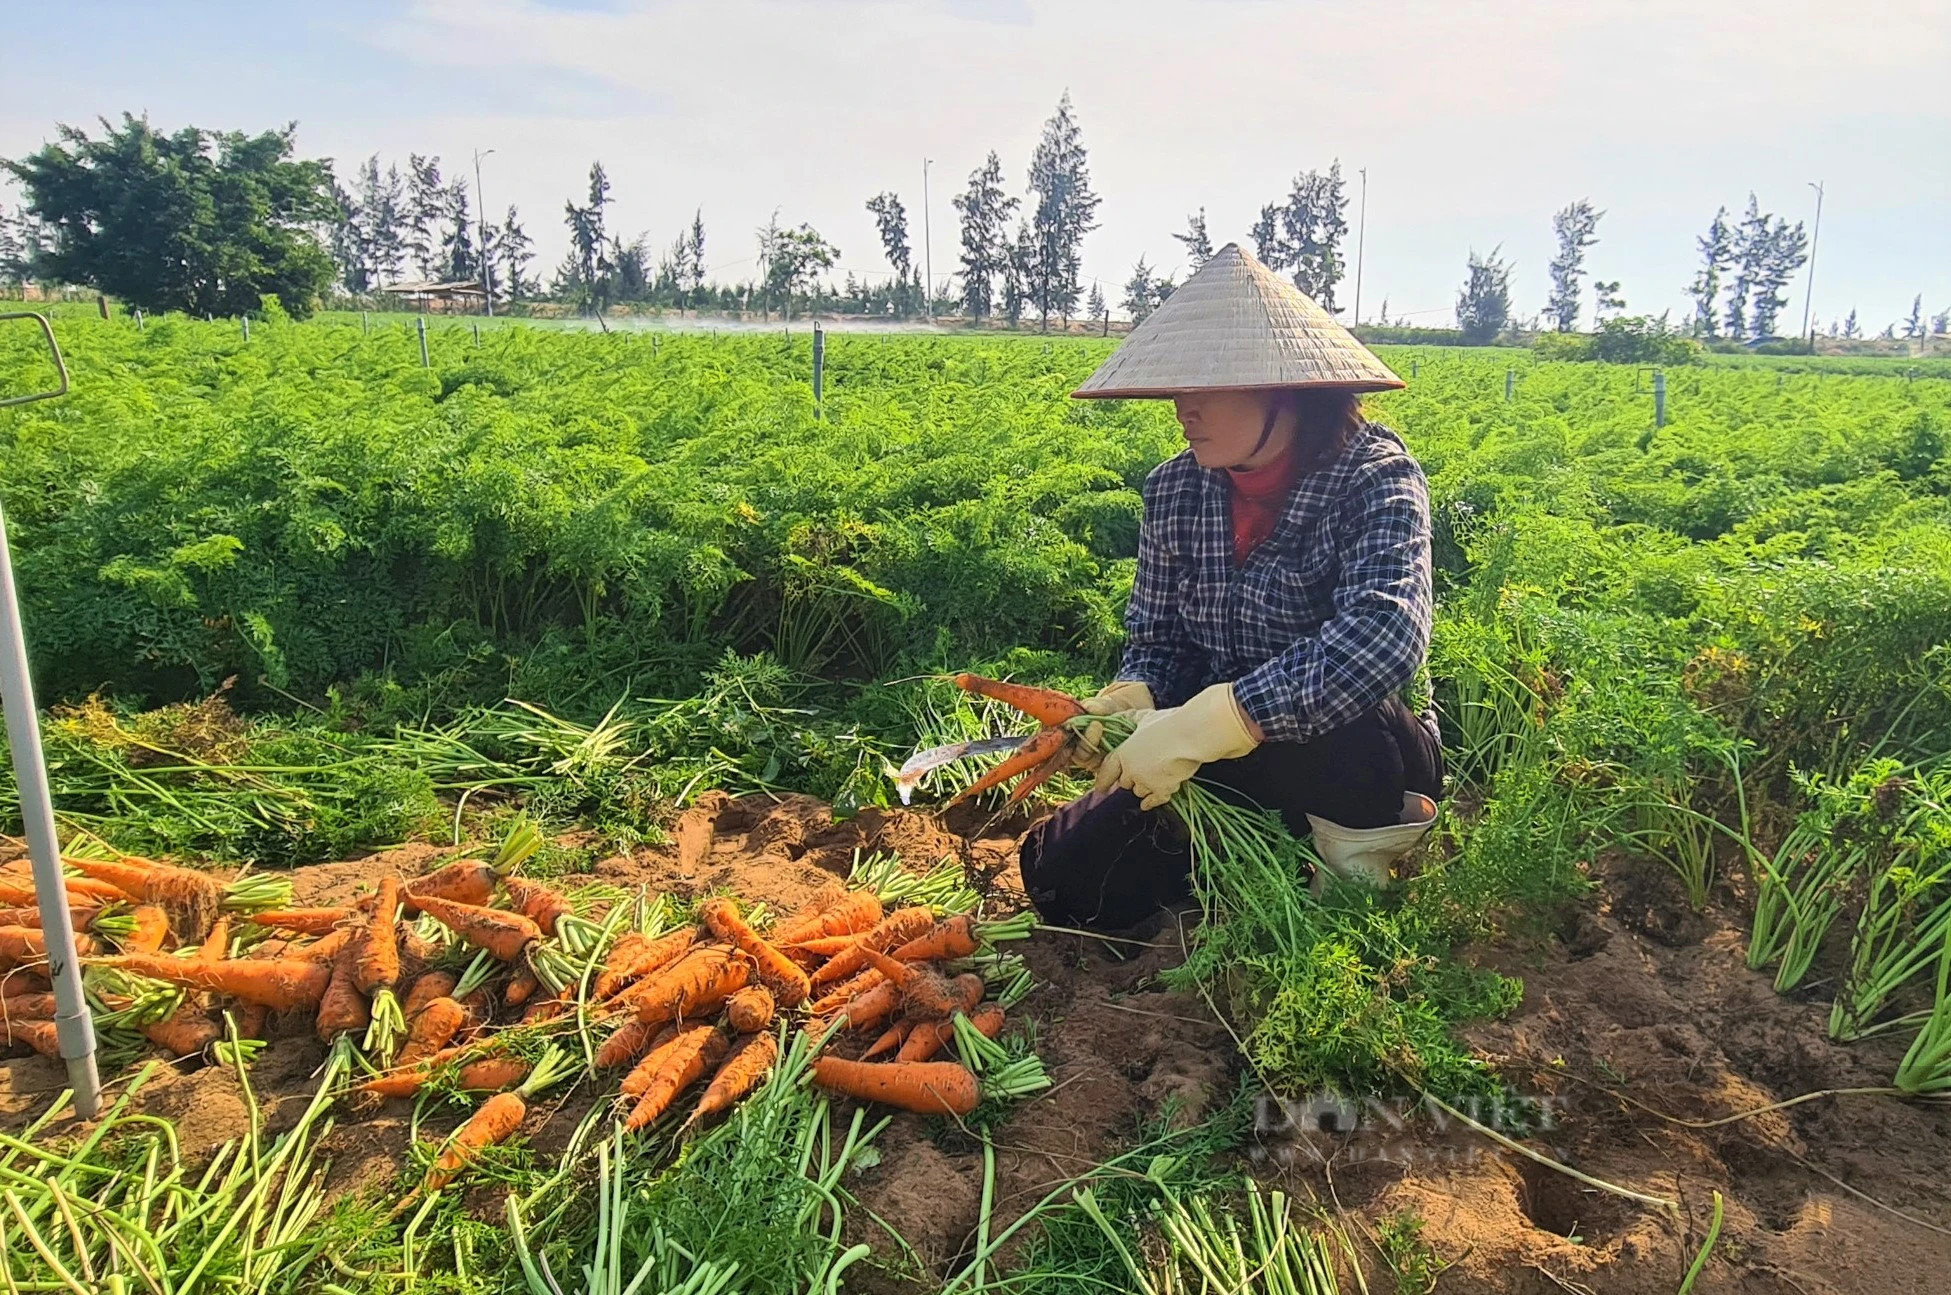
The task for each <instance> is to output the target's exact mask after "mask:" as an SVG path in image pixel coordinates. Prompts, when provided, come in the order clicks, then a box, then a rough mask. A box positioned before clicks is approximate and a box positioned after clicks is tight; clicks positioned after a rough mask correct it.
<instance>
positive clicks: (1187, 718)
mask: <svg viewBox="0 0 1951 1295" xmlns="http://www.w3.org/2000/svg"><path fill="white" fill-rule="evenodd" d="M1259 745H1260V743H1259V742H1257V741H1255V740H1254V737H1253V734H1252V732H1251V731H1250V730H1249V729H1248V728H1247V721H1246V714H1245V712H1243V711H1242V710H1241V709H1240V704H1239V703H1238V702H1237V701H1235V700H1233V685H1232V684H1230V683H1216V684H1214V685H1213V686H1212V687H1210V688H1208V689H1206V690H1205V691H1204V692H1202V693H1200V694H1199V695H1198V696H1196V697H1194V698H1193V699H1192V700H1191V701H1189V702H1187V703H1186V704H1185V705H1183V706H1174V707H1171V708H1169V709H1167V710H1155V711H1152V712H1151V713H1150V714H1148V715H1142V716H1140V717H1139V721H1138V728H1137V730H1136V731H1134V732H1133V733H1132V735H1131V736H1130V737H1128V738H1126V739H1125V740H1124V742H1123V743H1122V744H1120V745H1119V747H1118V748H1117V749H1116V750H1115V751H1109V752H1106V753H1105V756H1104V759H1103V761H1102V763H1100V764H1099V765H1098V770H1097V789H1098V790H1099V791H1109V790H1110V789H1111V788H1113V787H1124V788H1127V789H1129V790H1130V791H1133V792H1135V793H1137V796H1138V805H1139V808H1140V809H1157V808H1158V807H1159V806H1160V805H1163V804H1164V803H1165V802H1166V801H1168V800H1170V799H1172V793H1173V792H1175V791H1177V790H1178V789H1179V788H1180V787H1181V786H1183V785H1184V783H1185V780H1186V779H1188V778H1190V777H1192V775H1193V774H1195V773H1197V772H1199V766H1200V765H1202V764H1209V763H1211V762H1212V761H1214V760H1234V759H1238V758H1239V757H1240V756H1243V755H1245V754H1246V753H1247V752H1249V751H1251V750H1253V748H1255V747H1256V746H1259Z"/></svg>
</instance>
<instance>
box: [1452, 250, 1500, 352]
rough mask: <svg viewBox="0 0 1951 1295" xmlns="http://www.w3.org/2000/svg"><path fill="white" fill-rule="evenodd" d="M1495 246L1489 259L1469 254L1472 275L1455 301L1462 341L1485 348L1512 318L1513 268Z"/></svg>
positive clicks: (1474, 253)
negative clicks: (1506, 262)
mask: <svg viewBox="0 0 1951 1295" xmlns="http://www.w3.org/2000/svg"><path fill="white" fill-rule="evenodd" d="M1502 250H1503V249H1502V248H1501V246H1500V247H1493V248H1491V249H1490V255H1489V256H1478V255H1477V253H1476V252H1475V251H1472V252H1471V253H1470V269H1469V274H1468V275H1467V276H1466V277H1465V279H1464V281H1463V289H1462V291H1460V292H1459V293H1458V294H1457V299H1456V326H1457V327H1458V328H1459V329H1460V330H1462V332H1463V340H1464V341H1466V342H1468V343H1470V344H1471V345H1473V346H1482V345H1485V344H1486V343H1489V342H1491V341H1494V340H1496V337H1497V335H1498V334H1499V333H1501V332H1503V331H1504V327H1505V325H1506V324H1508V323H1509V322H1510V319H1511V267H1510V266H1509V265H1507V264H1505V262H1504V260H1503V258H1502V257H1500V256H1499V255H1498V253H1499V252H1500V251H1502Z"/></svg>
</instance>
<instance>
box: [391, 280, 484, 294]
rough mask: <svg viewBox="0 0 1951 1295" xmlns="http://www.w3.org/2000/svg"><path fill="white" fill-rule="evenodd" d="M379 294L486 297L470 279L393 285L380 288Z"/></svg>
mask: <svg viewBox="0 0 1951 1295" xmlns="http://www.w3.org/2000/svg"><path fill="white" fill-rule="evenodd" d="M380 291H381V292H393V293H399V294H401V295H402V296H435V295H447V296H466V295H469V294H472V295H473V296H476V297H482V296H486V295H487V294H486V293H484V292H482V290H481V285H480V284H479V283H476V282H475V281H474V280H472V279H456V280H455V281H454V282H452V283H441V282H439V281H437V280H434V279H421V280H416V281H414V282H411V283H395V284H389V285H388V286H386V287H384V288H381V289H380Z"/></svg>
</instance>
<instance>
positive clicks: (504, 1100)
mask: <svg viewBox="0 0 1951 1295" xmlns="http://www.w3.org/2000/svg"><path fill="white" fill-rule="evenodd" d="M527 1115H528V1104H527V1103H526V1102H524V1101H522V1099H521V1097H520V1096H519V1095H517V1094H515V1093H496V1094H495V1095H494V1096H493V1097H490V1098H489V1099H488V1100H487V1101H485V1102H483V1103H482V1104H481V1109H480V1110H478V1111H476V1112H475V1113H474V1114H473V1115H471V1116H469V1117H468V1121H467V1123H466V1124H463V1125H461V1127H460V1128H459V1129H456V1130H455V1131H454V1136H453V1138H452V1139H450V1140H449V1142H448V1144H447V1147H446V1149H445V1150H443V1151H442V1152H441V1153H440V1155H439V1156H438V1157H437V1158H436V1159H435V1160H434V1164H433V1168H431V1169H429V1170H428V1171H427V1180H426V1182H425V1183H423V1184H422V1190H423V1191H427V1192H437V1191H439V1190H440V1189H441V1188H443V1187H445V1186H447V1184H449V1183H451V1182H453V1181H454V1177H455V1175H456V1174H459V1173H460V1172H461V1170H463V1169H465V1168H467V1166H468V1164H469V1163H470V1162H471V1161H472V1160H473V1159H474V1158H475V1157H476V1156H477V1155H479V1154H480V1152H481V1150H482V1148H484V1147H492V1146H498V1145H500V1144H501V1143H503V1142H506V1141H507V1140H508V1138H509V1136H510V1135H512V1134H513V1133H514V1132H515V1130H516V1129H518V1128H520V1127H521V1125H522V1120H523V1119H524V1118H526V1117H527Z"/></svg>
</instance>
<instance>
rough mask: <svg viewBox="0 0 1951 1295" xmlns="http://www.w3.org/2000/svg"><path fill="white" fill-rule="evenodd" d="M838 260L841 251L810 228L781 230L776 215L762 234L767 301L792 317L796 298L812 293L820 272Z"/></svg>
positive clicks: (776, 213) (761, 250)
mask: <svg viewBox="0 0 1951 1295" xmlns="http://www.w3.org/2000/svg"><path fill="white" fill-rule="evenodd" d="M839 259H840V249H839V248H837V247H835V246H833V244H831V243H829V242H827V241H826V239H824V238H822V237H821V236H820V233H819V231H818V230H816V229H814V228H813V227H812V226H811V225H805V224H802V225H801V226H799V228H797V229H782V228H780V225H779V213H778V212H776V211H775V212H773V213H772V219H771V220H769V221H768V222H767V223H766V226H765V228H763V229H761V230H760V231H759V270H760V274H761V275H762V276H763V279H762V282H763V285H764V288H765V294H766V300H767V301H768V302H773V301H776V302H778V303H779V309H780V313H781V314H783V315H785V316H786V317H787V318H791V316H792V303H793V298H794V297H795V296H799V295H802V294H804V293H806V292H808V291H810V290H811V289H812V287H813V285H814V283H815V280H816V276H817V275H818V274H819V272H820V271H822V270H830V269H832V268H833V263H834V262H835V261H837V260H839Z"/></svg>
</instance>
